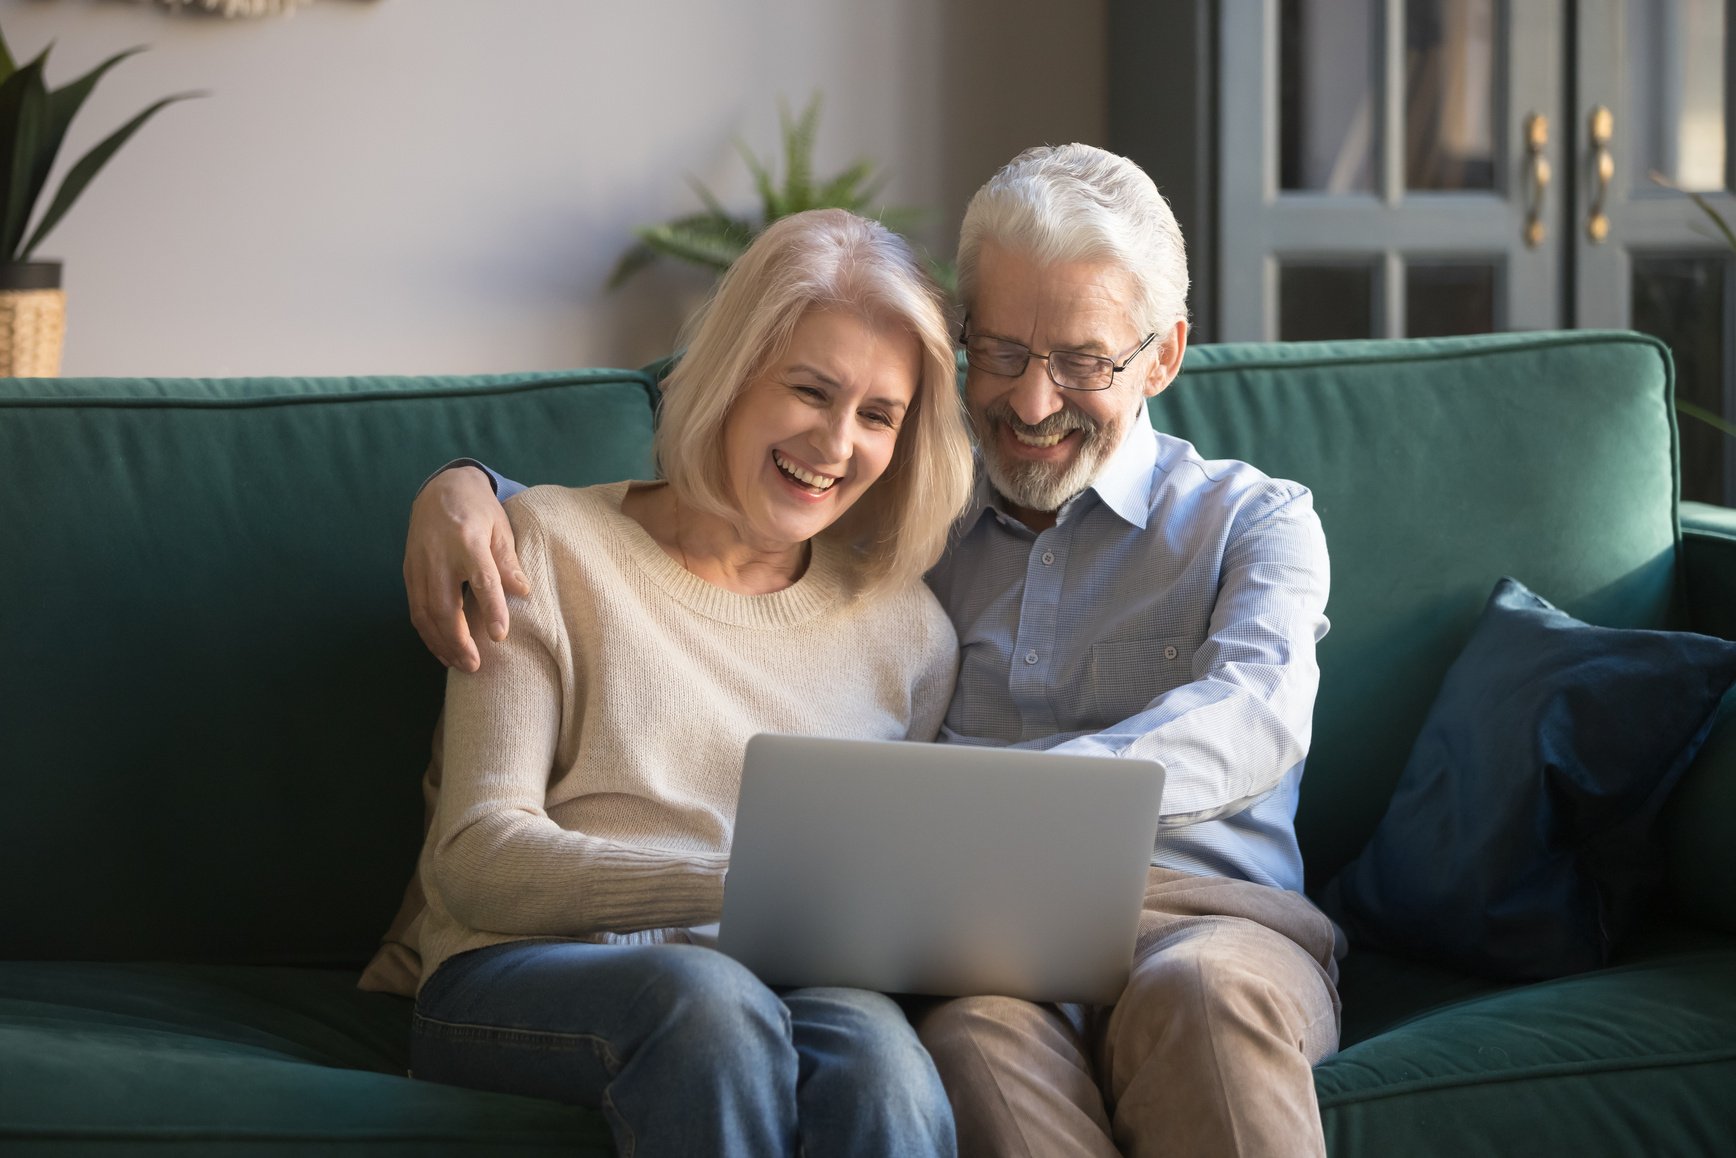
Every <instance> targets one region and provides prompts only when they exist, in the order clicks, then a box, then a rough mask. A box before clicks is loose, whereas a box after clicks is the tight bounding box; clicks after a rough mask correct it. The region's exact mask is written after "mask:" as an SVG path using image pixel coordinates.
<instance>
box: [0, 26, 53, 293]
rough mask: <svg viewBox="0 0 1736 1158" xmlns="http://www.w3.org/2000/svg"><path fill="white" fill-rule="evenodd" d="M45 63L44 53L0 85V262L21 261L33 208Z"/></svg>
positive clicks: (44, 107)
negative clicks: (32, 186)
mask: <svg viewBox="0 0 1736 1158" xmlns="http://www.w3.org/2000/svg"><path fill="white" fill-rule="evenodd" d="M47 59H48V53H47V51H46V50H45V51H44V52H43V53H42V55H40V56H38V57H37V58H36V59H35V60H33V61H31V62H30V63H29V64H27V65H25V66H24V67H23V68H20V69H18V70H17V71H15V72H14V73H13V74H12V75H11V76H9V77H7V78H6V80H5V82H4V83H3V84H0V200H3V202H4V203H3V204H0V260H5V261H21V260H23V255H22V254H20V253H19V249H18V242H19V239H21V238H22V237H23V236H24V230H25V227H26V226H27V225H28V224H29V223H30V210H31V209H32V207H33V206H34V205H35V199H34V198H33V197H31V196H30V177H31V174H32V173H33V172H34V171H35V168H36V155H37V149H38V147H39V142H40V141H41V139H42V131H43V122H44V120H45V119H46V117H47V112H48V90H47V89H46V88H44V87H43V84H42V66H43V65H44V63H46V61H47Z"/></svg>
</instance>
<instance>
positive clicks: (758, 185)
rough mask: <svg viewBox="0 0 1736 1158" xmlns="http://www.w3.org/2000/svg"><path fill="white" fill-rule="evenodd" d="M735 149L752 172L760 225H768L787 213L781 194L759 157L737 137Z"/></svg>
mask: <svg viewBox="0 0 1736 1158" xmlns="http://www.w3.org/2000/svg"><path fill="white" fill-rule="evenodd" d="M735 151H736V152H738V153H740V154H741V159H742V160H743V161H745V162H746V163H747V170H748V172H749V173H752V174H753V187H754V190H755V191H756V192H757V193H758V194H759V199H760V215H761V221H762V227H763V226H764V225H770V224H771V223H772V222H774V221H776V220H777V219H778V218H780V217H784V216H787V215H788V213H787V210H785V208H784V199H783V196H782V194H780V193H779V192H778V189H777V186H776V185H774V184H773V183H772V175H771V173H770V172H769V171H768V170H767V169H766V167H765V165H764V164H762V163H761V162H760V159H759V158H758V157H756V156H755V155H754V153H753V150H752V149H749V148H748V147H747V145H746V144H745V143H744V142H743V141H741V140H740V139H737V140H736V142H735Z"/></svg>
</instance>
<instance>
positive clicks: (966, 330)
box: [958, 314, 1157, 394]
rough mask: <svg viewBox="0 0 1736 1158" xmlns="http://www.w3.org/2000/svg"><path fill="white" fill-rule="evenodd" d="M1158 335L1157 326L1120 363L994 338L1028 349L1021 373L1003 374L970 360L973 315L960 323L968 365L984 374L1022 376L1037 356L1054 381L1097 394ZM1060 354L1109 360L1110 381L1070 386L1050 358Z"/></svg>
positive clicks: (960, 340) (1099, 358)
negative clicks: (1035, 347) (1100, 383)
mask: <svg viewBox="0 0 1736 1158" xmlns="http://www.w3.org/2000/svg"><path fill="white" fill-rule="evenodd" d="M985 336H986V337H991V338H993V337H994V336H993V335H992V334H990V335H985ZM1156 338H1157V331H1156V330H1153V331H1151V333H1149V334H1147V335H1145V340H1144V341H1143V342H1141V343H1139V345H1137V346H1135V347H1134V348H1133V350H1132V351H1131V352H1129V353H1128V354H1127V355H1126V356H1124V357H1123V358H1122V359H1121V361H1120V362H1119V363H1117V362H1116V360H1115V359H1114V358H1106V357H1104V356H1103V355H1101V354H1087V353H1085V352H1084V351H1083V350H1050V351H1049V352H1048V353H1047V354H1039V353H1037V352H1036V351H1035V350H1033V349H1031V348H1030V347H1029V346H1027V345H1025V344H1024V343H1023V342H1015V341H1013V340H1012V339H1011V338H994V340H995V341H997V342H1005V343H1006V344H1007V345H1009V346H1017V347H1019V349H1021V350H1023V351H1024V352H1025V364H1024V366H1022V367H1020V369H1019V372H1018V373H1017V374H1002V373H1000V372H999V371H996V370H990V369H988V368H987V367H984V366H978V365H977V364H976V363H975V362H972V361H971V360H970V315H969V314H966V315H965V316H964V320H963V321H962V322H960V323H959V326H958V344H959V346H960V347H961V348H962V349H963V350H964V357H965V363H966V364H967V365H969V366H970V367H971V368H972V369H975V370H981V371H982V372H983V373H984V374H993V375H994V376H995V377H996V378H1018V377H1021V376H1023V375H1024V373H1025V371H1026V370H1027V369H1029V368H1030V365H1031V359H1033V358H1035V359H1037V360H1038V361H1040V362H1042V363H1043V372H1044V373H1045V374H1046V375H1048V378H1049V381H1051V382H1053V383H1054V384H1055V385H1056V386H1057V387H1059V388H1060V389H1062V390H1076V391H1078V392H1079V393H1081V394H1097V393H1101V392H1102V391H1104V390H1108V389H1109V388H1110V387H1112V386H1114V385H1115V376H1116V375H1117V374H1119V373H1121V372H1122V371H1123V370H1125V369H1127V368H1128V367H1129V366H1131V365H1133V360H1134V359H1135V358H1137V357H1139V356H1140V355H1141V354H1143V353H1144V352H1145V348H1146V347H1147V346H1149V345H1151V343H1152V342H1153V341H1154V340H1156ZM1056 354H1072V355H1074V356H1075V357H1079V358H1095V359H1096V360H1097V361H1099V362H1108V363H1109V381H1107V382H1105V383H1104V384H1103V385H1101V386H1069V385H1067V383H1065V382H1063V381H1061V380H1060V379H1059V378H1056V377H1055V366H1054V363H1052V362H1050V361H1049V359H1050V358H1051V357H1053V356H1054V355H1056Z"/></svg>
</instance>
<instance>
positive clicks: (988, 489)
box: [961, 414, 1157, 531]
mask: <svg viewBox="0 0 1736 1158" xmlns="http://www.w3.org/2000/svg"><path fill="white" fill-rule="evenodd" d="M1140 417H1141V418H1142V419H1143V418H1144V415H1143V414H1141V415H1140ZM1131 425H1132V427H1133V428H1132V429H1131V430H1129V431H1128V432H1127V437H1125V438H1123V439H1122V440H1121V445H1120V446H1118V447H1116V448H1115V453H1114V454H1112V455H1110V456H1109V461H1108V462H1106V463H1104V464H1103V469H1102V470H1100V471H1098V472H1097V477H1096V479H1094V480H1093V481H1092V483H1091V485H1090V486H1088V487H1086V488H1085V489H1086V490H1087V491H1096V492H1097V497H1098V498H1100V499H1102V500H1103V503H1104V505H1105V506H1107V507H1108V508H1109V509H1110V510H1112V511H1114V512H1115V513H1116V514H1117V515H1119V516H1121V518H1122V519H1123V521H1125V522H1128V523H1131V524H1133V525H1134V526H1135V527H1138V528H1139V529H1140V530H1142V531H1143V530H1144V529H1145V524H1146V523H1147V521H1149V519H1150V518H1151V507H1150V494H1151V475H1152V471H1153V470H1154V469H1155V468H1156V467H1157V431H1155V430H1153V429H1152V427H1151V424H1150V423H1149V422H1146V421H1140V422H1134V423H1132V424H1131ZM997 497H998V496H997V495H996V493H995V488H994V486H993V484H991V483H990V482H989V476H988V472H987V471H985V470H983V468H982V463H981V461H980V460H979V461H978V463H977V471H976V490H975V491H974V492H973V494H972V495H971V505H970V508H969V510H968V511H967V512H966V514H965V517H964V519H963V521H962V524H961V525H962V526H963V527H966V528H969V527H974V526H976V525H977V524H978V523H979V522H981V521H982V519H983V516H984V515H986V514H991V513H992V514H994V515H996V516H997V517H999V516H1000V514H1001V512H1000V507H999V506H998V504H997V503H996V499H997ZM1078 501H1079V496H1075V497H1074V498H1072V499H1069V500H1068V504H1067V505H1071V504H1072V503H1075V502H1078ZM1062 509H1063V511H1064V510H1065V509H1066V507H1065V506H1063V508H1062Z"/></svg>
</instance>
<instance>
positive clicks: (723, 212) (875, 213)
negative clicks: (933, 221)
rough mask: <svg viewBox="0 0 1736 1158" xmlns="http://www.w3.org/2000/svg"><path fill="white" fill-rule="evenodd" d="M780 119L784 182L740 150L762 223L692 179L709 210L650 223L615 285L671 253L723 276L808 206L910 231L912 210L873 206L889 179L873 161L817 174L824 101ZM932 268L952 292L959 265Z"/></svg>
mask: <svg viewBox="0 0 1736 1158" xmlns="http://www.w3.org/2000/svg"><path fill="white" fill-rule="evenodd" d="M778 121H779V124H780V127H781V128H782V136H783V154H784V178H783V181H782V183H781V184H780V183H779V182H778V181H777V180H775V179H774V178H773V176H772V166H771V163H770V162H767V161H762V160H760V158H759V157H757V156H755V155H754V153H753V151H752V150H750V149H749V148H748V147H747V146H746V145H744V144H742V143H741V142H740V141H737V142H736V151H737V152H739V153H740V154H741V157H742V160H743V161H745V162H747V167H748V171H749V172H750V173H752V174H753V182H754V188H755V189H756V190H757V191H758V193H759V200H760V204H759V217H758V220H755V219H754V218H751V217H747V216H739V215H737V214H733V213H731V212H730V211H729V210H728V209H726V208H724V206H723V203H722V202H721V201H719V200H718V198H717V196H716V195H715V194H714V193H712V191H711V190H710V189H708V188H706V187H705V186H704V185H703V184H701V183H700V182H698V181H691V184H692V185H693V191H694V192H695V193H697V194H699V199H700V201H701V202H703V203H704V205H705V208H704V210H702V211H701V212H698V213H690V214H687V215H686V216H683V217H677V218H676V219H675V220H673V221H668V222H665V223H663V224H661V225H645V226H641V227H640V228H638V229H635V230H634V231H633V233H634V235H635V236H636V237H637V238H638V241H637V243H635V244H634V245H633V247H632V248H630V249H628V250H627V252H626V253H624V254H622V255H621V259H620V261H618V262H616V263H615V269H614V272H613V273H611V274H610V275H609V286H610V288H611V289H612V288H614V287H616V286H619V285H620V284H621V283H622V282H624V281H626V280H627V279H628V278H630V277H632V276H633V275H634V274H636V273H638V272H639V271H640V270H642V269H644V268H645V267H646V266H648V265H650V264H651V263H652V262H654V261H656V260H657V259H658V258H659V257H671V258H675V259H676V260H678V261H685V262H687V263H689V264H691V265H697V266H700V267H702V268H704V269H709V270H713V271H715V272H717V273H722V272H723V271H724V270H726V269H728V268H729V267H730V266H731V265H733V264H734V263H735V259H736V258H738V257H740V256H741V255H742V252H743V251H744V250H746V249H747V247H748V245H749V243H751V242H752V241H753V239H754V238H755V237H757V236H759V234H760V231H761V230H763V229H765V228H766V226H768V225H770V224H771V223H772V222H774V221H776V220H778V219H779V218H780V217H788V216H789V215H790V214H792V213H800V212H802V211H803V210H805V209H848V210H849V211H850V212H852V213H856V214H860V215H861V216H864V217H872V218H874V219H875V220H877V221H879V222H880V223H881V224H883V225H885V226H886V227H887V228H888V229H893V230H898V231H900V232H903V231H904V230H906V229H908V228H909V226H910V224H911V223H912V221H913V219H914V218H915V216H916V215H915V214H914V213H913V212H911V211H910V210H903V209H888V208H885V207H879V208H871V206H872V205H873V202H874V198H875V196H876V194H878V193H879V191H880V188H881V186H882V185H884V184H885V179H884V178H883V177H881V176H879V175H877V174H876V173H875V171H874V166H873V165H872V164H871V163H870V162H868V161H858V162H856V163H855V164H854V165H851V166H850V167H849V168H847V169H845V170H844V171H843V172H841V173H838V174H836V175H835V176H832V177H829V178H825V179H816V178H815V176H814V138H815V135H816V133H817V132H818V130H819V125H820V98H819V96H818V95H816V96H814V97H813V98H812V99H810V100H809V101H808V104H807V107H806V108H804V109H803V110H802V114H801V116H800V117H798V118H796V119H794V120H792V119H791V118H790V112H789V109H788V108H787V107H784V106H782V105H781V104H780V106H779V108H778ZM926 260H927V262H928V268H929V272H930V273H932V274H933V275H934V277H935V280H936V281H938V282H939V283H940V284H941V285H942V286H943V287H945V289H946V291H947V292H948V293H952V292H953V289H954V286H953V280H954V275H953V269H952V267H951V265H950V264H948V263H945V262H940V261H936V260H934V259H933V258H926Z"/></svg>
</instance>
